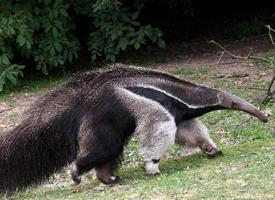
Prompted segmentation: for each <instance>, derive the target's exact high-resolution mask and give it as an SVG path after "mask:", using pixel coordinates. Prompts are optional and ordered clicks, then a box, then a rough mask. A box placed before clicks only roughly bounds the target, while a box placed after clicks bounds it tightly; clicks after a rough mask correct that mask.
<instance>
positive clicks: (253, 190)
mask: <svg viewBox="0 0 275 200" xmlns="http://www.w3.org/2000/svg"><path fill="white" fill-rule="evenodd" d="M263 70H264V69H263ZM172 73H174V74H177V75H179V76H181V77H183V78H184V79H186V80H192V81H193V82H196V83H199V84H206V85H208V86H212V87H216V88H219V89H222V90H226V91H228V92H231V93H233V94H235V95H239V96H241V97H243V98H245V99H247V100H249V101H250V102H251V103H253V104H254V105H257V100H256V97H257V96H261V95H264V91H261V90H260V91H259V90H257V89H253V88H266V86H267V84H268V82H267V81H262V80H258V79H252V78H251V77H249V78H232V77H223V78H219V77H218V76H217V71H216V70H215V68H213V67H212V66H204V67H200V68H188V67H181V68H178V69H174V70H173V71H172ZM68 76H69V75H68V74H65V75H64V76H55V77H48V78H47V79H45V80H39V79H38V80H33V81H32V80H30V81H26V82H25V83H26V84H24V86H22V85H21V86H18V87H16V88H15V89H12V90H9V91H4V92H3V93H2V94H0V101H5V102H8V103H10V102H11V101H13V97H20V96H22V95H24V94H25V93H29V94H30V95H36V94H37V93H40V92H43V91H47V90H49V89H52V88H55V87H59V86H60V85H62V84H64V82H65V80H66V79H67V77H68ZM248 88H252V89H248ZM255 94H256V95H255ZM14 106H16V105H15V104H14ZM261 109H262V110H265V111H266V112H268V113H269V115H270V117H269V119H270V121H269V122H268V123H267V124H263V123H261V122H260V121H259V120H257V119H256V118H254V117H250V116H249V115H247V114H245V113H243V112H238V111H216V112H212V113H208V114H207V115H204V116H203V117H202V121H203V122H204V123H205V124H206V126H207V127H208V128H209V129H210V132H211V137H212V138H213V139H214V141H215V142H216V143H217V144H218V146H219V147H220V148H221V149H222V150H223V152H224V156H223V157H218V158H216V159H207V158H206V157H204V156H203V155H202V154H201V153H198V154H194V155H191V156H183V155H184V154H183V152H182V149H181V148H179V147H177V146H174V147H172V148H171V149H170V150H169V153H168V158H169V159H163V160H162V161H161V165H160V169H161V171H162V173H161V175H160V176H154V177H150V176H146V175H144V172H143V170H142V168H141V166H142V160H141V158H140V157H139V156H138V149H139V144H138V142H137V141H136V140H132V141H130V142H129V144H128V146H127V147H126V148H125V153H124V154H125V155H124V160H123V161H122V164H121V168H120V169H119V171H118V174H119V175H120V176H121V178H122V181H121V183H120V184H118V185H116V186H113V187H109V186H107V187H104V188H103V189H100V190H103V191H99V188H98V186H99V182H98V181H97V180H95V179H94V178H93V176H92V175H91V173H89V174H86V175H85V179H84V182H83V185H82V187H81V189H80V191H76V190H74V189H72V188H71V180H70V177H69V176H68V174H67V173H66V172H65V171H62V172H60V173H58V174H57V175H56V176H55V177H53V178H51V179H50V180H49V181H47V182H46V183H50V187H45V186H42V187H29V188H28V189H27V190H25V191H22V192H18V193H16V194H14V195H12V196H3V195H2V196H0V199H1V198H8V199H14V200H19V199H274V197H275V190H274V185H275V138H272V136H271V128H274V122H275V121H274V119H275V118H274V116H275V106H274V102H270V103H269V104H267V105H264V106H262V105H261ZM6 120H8V121H11V122H14V123H15V122H16V120H17V114H16V113H14V114H13V113H11V114H10V115H8V116H7V117H6Z"/></svg>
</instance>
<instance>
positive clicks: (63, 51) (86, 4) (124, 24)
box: [0, 0, 165, 91]
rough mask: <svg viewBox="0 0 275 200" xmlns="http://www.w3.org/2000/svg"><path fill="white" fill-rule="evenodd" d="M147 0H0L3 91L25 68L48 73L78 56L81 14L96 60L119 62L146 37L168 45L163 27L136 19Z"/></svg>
mask: <svg viewBox="0 0 275 200" xmlns="http://www.w3.org/2000/svg"><path fill="white" fill-rule="evenodd" d="M145 1H146V0H136V1H134V3H133V4H130V5H126V4H123V3H122V1H119V0H113V1H112V0H79V1H65V0H27V1H20V0H0V91H1V90H2V89H3V85H4V84H6V83H8V82H10V83H12V84H16V82H17V79H18V78H19V77H20V76H23V73H22V69H24V68H25V67H28V68H30V67H31V66H36V69H37V70H40V71H41V72H43V73H44V74H48V72H49V71H50V70H51V69H52V68H53V67H59V66H62V65H64V64H65V63H68V62H72V61H73V59H77V58H78V54H79V49H80V42H79V39H78V38H77V37H76V36H75V33H77V31H78V30H75V27H76V25H79V22H78V21H77V20H76V18H77V16H78V15H84V16H87V19H89V26H90V27H89V28H90V29H89V37H88V38H86V43H87V45H88V50H89V51H90V53H91V60H92V61H93V62H95V61H97V60H98V59H99V58H104V59H105V60H108V61H115V58H116V56H117V55H119V53H120V52H121V51H125V50H127V49H129V48H134V49H139V48H140V47H141V45H144V44H145V43H146V42H148V41H151V42H152V43H155V44H157V45H158V46H160V47H164V46H165V43H164V41H163V40H162V33H161V31H160V30H159V29H157V28H153V27H151V26H150V25H141V24H140V23H139V22H138V20H137V19H138V17H139V13H140V11H141V9H142V8H143V7H144V2H145Z"/></svg>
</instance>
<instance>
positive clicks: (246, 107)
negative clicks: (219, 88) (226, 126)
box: [218, 92, 268, 122]
mask: <svg viewBox="0 0 275 200" xmlns="http://www.w3.org/2000/svg"><path fill="white" fill-rule="evenodd" d="M218 98H219V99H220V105H221V106H223V107H224V108H229V109H237V110H242V111H244V112H247V113H249V114H251V115H254V116H255V117H257V118H258V119H260V120H261V121H262V122H267V121H268V119H267V117H266V115H265V114H264V113H263V112H262V111H261V110H259V109H257V108H256V107H254V106H253V105H251V104H250V103H249V102H247V101H246V100H244V99H242V98H240V97H237V96H234V95H232V94H229V93H227V92H220V93H218Z"/></svg>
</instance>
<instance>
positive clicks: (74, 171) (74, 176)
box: [70, 162, 81, 185]
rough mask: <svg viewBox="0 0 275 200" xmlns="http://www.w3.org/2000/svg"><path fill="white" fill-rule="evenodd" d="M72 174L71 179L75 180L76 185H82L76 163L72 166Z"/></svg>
mask: <svg viewBox="0 0 275 200" xmlns="http://www.w3.org/2000/svg"><path fill="white" fill-rule="evenodd" d="M70 172H71V178H72V179H73V181H74V183H75V184H76V185H78V184H80V182H81V178H80V177H79V176H80V175H79V170H78V168H77V166H76V164H75V163H74V162H73V163H72V164H71V165H70Z"/></svg>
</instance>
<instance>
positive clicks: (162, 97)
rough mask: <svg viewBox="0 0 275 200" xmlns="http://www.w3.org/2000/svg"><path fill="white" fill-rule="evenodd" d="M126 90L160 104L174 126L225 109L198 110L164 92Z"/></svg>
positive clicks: (136, 87)
mask: <svg viewBox="0 0 275 200" xmlns="http://www.w3.org/2000/svg"><path fill="white" fill-rule="evenodd" d="M126 89H127V90H129V91H131V92H133V93H135V94H137V95H140V96H142V97H145V98H148V99H151V100H153V101H156V102H158V103H159V104H161V105H162V106H163V107H164V108H165V109H166V110H167V111H168V112H169V113H170V114H171V115H172V116H173V117H174V119H175V122H176V124H179V123H180V122H181V121H182V120H188V119H192V118H195V117H199V116H201V115H203V114H205V113H207V112H210V111H213V110H220V109H225V108H223V107H221V106H219V105H213V106H209V105H208V106H207V107H198V108H194V107H190V106H189V105H188V104H186V103H184V102H183V101H180V100H179V99H177V98H174V97H173V96H172V95H171V96H170V95H169V94H167V93H165V92H162V91H159V90H157V89H154V88H150V87H148V88H147V87H142V86H129V87H126Z"/></svg>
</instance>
